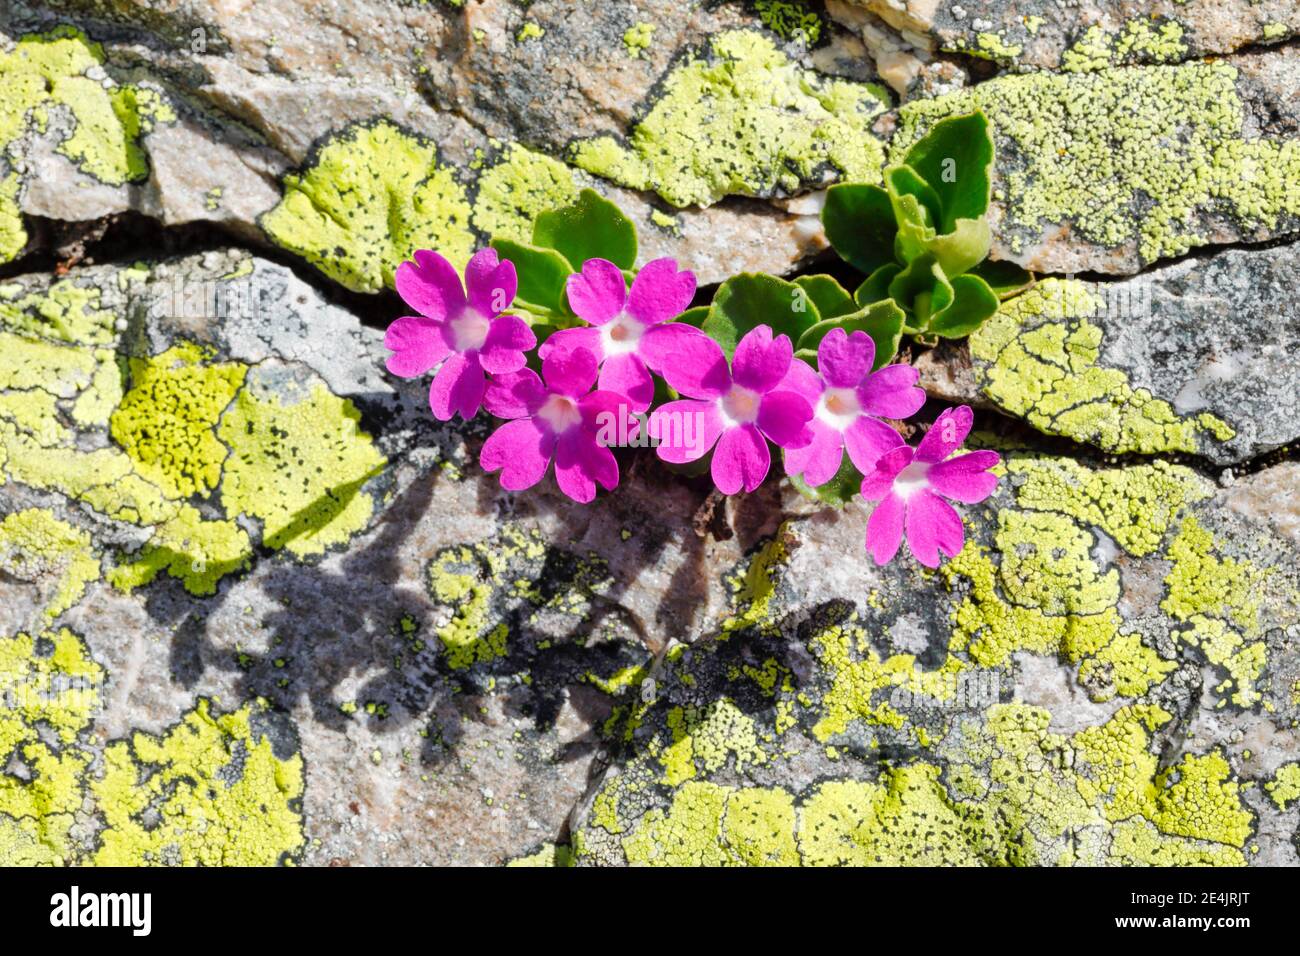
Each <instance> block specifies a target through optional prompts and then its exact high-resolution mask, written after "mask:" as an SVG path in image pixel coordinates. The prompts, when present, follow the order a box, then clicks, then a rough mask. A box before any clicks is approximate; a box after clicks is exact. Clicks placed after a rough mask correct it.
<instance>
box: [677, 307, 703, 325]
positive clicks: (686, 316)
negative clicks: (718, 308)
mask: <svg viewBox="0 0 1300 956" xmlns="http://www.w3.org/2000/svg"><path fill="white" fill-rule="evenodd" d="M708 317H709V307H708V306H707V305H697V306H696V307H695V308H693V309H687V310H686V311H685V312H683V313H682V314H681V315H679V316H677V321H678V322H685V323H686V324H687V325H693V326H695V327H696V328H697V329H698V328H699V327H700V326H702V325H703V324H704V320H705V319H707V318H708Z"/></svg>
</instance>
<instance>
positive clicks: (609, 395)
mask: <svg viewBox="0 0 1300 956" xmlns="http://www.w3.org/2000/svg"><path fill="white" fill-rule="evenodd" d="M578 410H579V411H581V412H582V425H583V427H584V428H586V429H587V431H589V432H591V433H592V434H593V435H596V436H597V439H598V440H599V439H604V438H607V439H608V440H603V441H601V442H600V443H601V444H602V445H604V446H605V447H607V448H608V447H611V446H618V445H620V444H621V441H619V440H618V439H620V438H623V437H626V438H629V439H630V438H633V437H635V436H636V435H637V433H638V432H639V431H640V430H641V423H640V422H639V421H638V420H637V419H636V418H635V417H633V415H632V406H631V405H629V404H628V401H627V396H625V395H620V394H619V393H618V392H610V391H605V390H604V389H597V390H596V391H594V392H591V393H590V394H587V395H584V396H583V397H582V398H580V399H579V400H578ZM620 420H621V423H620Z"/></svg>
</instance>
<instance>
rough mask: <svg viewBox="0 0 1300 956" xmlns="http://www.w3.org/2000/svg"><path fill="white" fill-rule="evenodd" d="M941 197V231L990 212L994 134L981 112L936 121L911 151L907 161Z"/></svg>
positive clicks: (948, 229) (946, 231)
mask: <svg viewBox="0 0 1300 956" xmlns="http://www.w3.org/2000/svg"><path fill="white" fill-rule="evenodd" d="M904 161H905V162H906V163H907V165H908V166H911V167H912V168H913V169H914V170H916V172H917V173H919V174H920V176H921V178H922V179H924V180H925V181H926V182H927V183H929V184H930V186H931V188H933V189H934V191H935V192H936V193H937V194H938V196H939V202H940V204H941V206H942V208H943V217H942V220H941V221H940V222H938V223H936V224H935V225H936V228H937V229H938V231H940V232H944V233H948V232H952V231H953V229H954V228H956V223H957V220H958V219H981V218H983V216H984V214H985V213H986V212H987V211H988V207H989V195H990V192H989V191H990V181H989V173H990V169H991V167H992V165H993V137H992V136H991V135H990V134H989V123H988V120H987V119H986V118H985V116H984V114H983V113H981V112H978V111H977V112H974V113H967V114H965V115H963V116H950V117H948V118H947V119H942V120H940V121H939V122H937V123H935V124H934V126H932V127H931V128H930V131H929V132H928V133H926V134H925V136H923V137H922V138H921V139H920V140H919V141H917V143H916V144H915V145H914V146H912V148H911V149H909V150H908V151H907V157H906V159H905V160H904Z"/></svg>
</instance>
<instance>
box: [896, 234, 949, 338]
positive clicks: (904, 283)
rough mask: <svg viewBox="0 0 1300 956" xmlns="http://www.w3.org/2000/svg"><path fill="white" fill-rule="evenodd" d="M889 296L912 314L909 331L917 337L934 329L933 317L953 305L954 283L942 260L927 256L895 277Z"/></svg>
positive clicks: (909, 317)
mask: <svg viewBox="0 0 1300 956" xmlns="http://www.w3.org/2000/svg"><path fill="white" fill-rule="evenodd" d="M889 297H890V298H891V299H893V300H894V301H895V302H897V303H898V304H899V305H901V306H902V307H903V308H904V309H905V310H906V311H907V313H908V325H907V327H906V328H905V329H904V331H905V332H911V333H912V334H917V333H921V332H925V331H927V330H928V329H929V327H930V316H931V315H933V314H934V313H936V312H942V311H943V310H944V309H946V308H948V306H950V305H952V284H951V283H949V281H948V278H947V276H945V275H944V274H943V269H941V268H939V263H938V260H936V259H935V258H934V256H933V255H931V254H929V253H926V254H925V255H923V256H921V257H920V258H918V259H917V260H916V261H915V262H913V263H912V264H911V265H910V266H908V267H907V268H906V269H904V270H903V271H902V272H900V273H899V274H898V275H897V276H895V277H894V281H893V282H891V283H890V284H889Z"/></svg>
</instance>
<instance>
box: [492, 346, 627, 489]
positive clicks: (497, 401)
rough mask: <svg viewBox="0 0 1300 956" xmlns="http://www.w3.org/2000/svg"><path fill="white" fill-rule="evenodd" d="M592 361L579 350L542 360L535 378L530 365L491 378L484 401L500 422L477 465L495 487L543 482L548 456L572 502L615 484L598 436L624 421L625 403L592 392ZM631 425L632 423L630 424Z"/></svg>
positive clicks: (613, 466)
mask: <svg viewBox="0 0 1300 956" xmlns="http://www.w3.org/2000/svg"><path fill="white" fill-rule="evenodd" d="M595 383H596V356H594V355H593V354H592V353H591V352H589V351H587V350H586V349H577V350H575V351H572V352H561V353H558V354H551V355H548V356H547V357H546V358H544V359H543V360H542V377H541V378H538V377H537V373H536V372H534V371H533V370H532V369H530V368H524V369H521V370H519V371H517V372H508V373H505V374H503V375H496V374H494V375H493V376H492V381H491V382H490V383H489V384H488V387H487V394H486V396H485V400H484V404H485V405H486V406H487V410H488V411H489V412H491V413H492V414H493V415H495V416H496V417H497V418H507V419H511V421H507V422H506V423H505V424H504V425H502V426H501V427H500V428H498V429H497V430H496V431H495V432H493V433H492V434H491V435H490V436H488V440H487V441H486V442H484V444H483V451H482V452H481V453H480V454H479V464H480V465H482V466H483V470H484V471H487V472H493V471H497V470H500V471H501V487H502V488H505V489H506V490H507V491H522V490H523V489H525V488H531V487H532V486H533V485H535V484H537V483H538V482H539V481H541V480H542V476H544V475H545V474H546V468H547V466H548V465H550V463H551V459H552V458H554V459H555V480H556V482H557V483H558V484H559V486H560V490H561V491H563V492H564V493H565V494H566V495H568V496H569V497H570V498H572V499H573V500H574V501H578V502H583V503H586V502H588V501H591V500H592V499H593V498H595V497H596V485H597V484H599V485H600V486H601V487H602V488H604V489H605V490H606V491H612V490H613V489H614V488H615V487H616V486H617V485H618V462H617V461H616V460H615V458H614V453H613V452H612V451H610V450H609V449H608V448H607V447H605V445H604V444H602V443H601V441H600V440H599V438H598V435H599V432H600V430H601V428H602V427H607V423H609V422H611V421H614V420H616V417H617V416H620V415H623V416H626V414H627V412H626V406H627V399H626V398H624V397H623V396H622V395H619V394H618V393H616V392H610V391H603V390H598V391H592V389H591V387H592V385H594V384H595ZM633 426H634V423H633Z"/></svg>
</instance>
